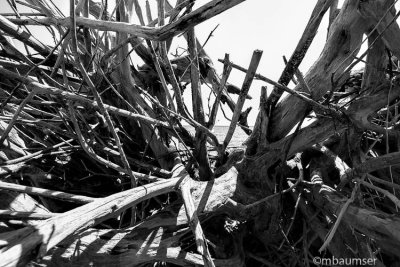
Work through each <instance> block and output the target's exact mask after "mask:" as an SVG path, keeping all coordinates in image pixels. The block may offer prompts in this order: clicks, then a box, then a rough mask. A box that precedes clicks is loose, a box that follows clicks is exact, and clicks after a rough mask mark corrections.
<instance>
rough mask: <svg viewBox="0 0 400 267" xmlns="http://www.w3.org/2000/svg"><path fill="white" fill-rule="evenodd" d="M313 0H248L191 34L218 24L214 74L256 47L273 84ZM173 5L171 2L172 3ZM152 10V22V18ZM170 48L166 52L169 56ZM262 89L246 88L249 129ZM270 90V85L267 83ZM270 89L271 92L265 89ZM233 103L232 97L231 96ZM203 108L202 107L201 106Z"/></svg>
mask: <svg viewBox="0 0 400 267" xmlns="http://www.w3.org/2000/svg"><path fill="white" fill-rule="evenodd" d="M53 1H54V2H55V3H56V5H57V6H58V8H59V9H61V10H62V11H63V12H64V14H65V15H67V16H68V12H69V11H68V9H69V8H68V6H69V1H68V0H53ZM149 1H150V3H151V4H152V5H154V6H155V5H156V0H149ZM109 2H110V3H111V2H114V1H113V0H109ZM207 2H209V0H197V2H196V5H195V8H196V7H198V6H201V5H203V4H204V3H207ZM139 3H140V4H142V8H143V12H145V8H144V7H145V0H139ZM315 3H316V1H310V0H307V1H299V0H280V1H268V0H247V1H245V2H244V3H241V4H239V5H237V6H236V7H233V8H232V9H230V10H228V11H226V12H224V13H222V14H220V15H218V16H216V17H214V18H212V19H210V20H208V21H206V22H204V23H202V24H200V25H199V26H197V27H196V33H197V36H198V38H199V39H200V42H201V43H203V42H204V41H205V40H206V39H207V37H208V35H209V33H210V32H211V31H212V30H213V29H214V28H215V26H216V25H218V24H219V27H218V28H217V30H216V31H215V32H214V34H213V37H212V38H211V39H210V40H209V41H208V43H207V45H206V47H205V49H206V51H207V53H208V54H209V55H210V57H211V59H212V60H213V61H214V65H215V66H216V68H217V70H218V73H219V74H221V73H222V67H223V64H222V63H219V62H218V61H217V60H218V58H223V57H224V54H225V53H229V54H230V58H231V60H232V61H233V62H234V63H236V64H239V65H241V66H243V67H246V68H247V67H248V64H249V62H250V59H251V56H252V53H253V51H254V50H255V49H259V50H263V52H264V53H263V57H262V59H261V62H260V65H259V68H258V71H257V72H258V73H260V74H262V75H264V76H266V77H268V78H270V79H273V80H275V81H277V80H278V78H279V76H280V74H281V72H282V70H283V68H284V63H283V59H282V56H283V55H285V56H286V57H287V58H289V57H290V56H291V54H292V52H293V50H294V48H295V47H296V45H297V42H298V40H299V39H300V37H301V35H302V33H303V30H304V28H305V26H306V24H307V22H308V19H309V17H310V15H311V12H312V10H313V8H314V5H315ZM171 4H172V5H174V4H175V1H174V0H173V1H171ZM0 11H1V12H9V11H10V10H9V7H8V4H7V1H6V0H0ZM156 14H157V13H156V12H153V18H155V16H156ZM327 25H328V23H327V16H325V17H324V19H323V22H322V23H321V26H320V28H319V30H318V34H317V36H316V37H315V39H314V41H313V43H312V45H311V47H310V49H309V51H308V53H307V55H306V58H305V59H304V60H303V63H302V64H301V66H300V70H301V71H302V72H303V73H304V74H305V73H306V72H307V70H308V69H309V67H310V66H311V65H312V64H313V62H314V61H315V60H316V59H317V58H318V56H319V54H320V52H321V51H322V48H323V45H324V43H325V39H326V29H327ZM34 32H35V33H36V34H37V35H38V37H39V38H40V39H43V38H42V36H41V33H42V32H43V30H41V31H40V30H37V31H34ZM177 44H179V45H184V44H182V42H180V41H176V42H175V45H177ZM174 51H175V50H174V49H171V52H174ZM244 76H245V74H243V73H241V72H239V71H236V70H233V71H232V73H231V75H230V78H229V82H230V83H232V84H235V85H236V86H238V87H241V85H242V82H243V79H244ZM262 85H265V84H264V83H262V82H259V81H255V82H253V84H252V87H251V88H250V92H249V93H250V95H252V96H253V99H252V100H246V102H245V106H244V108H247V107H248V106H252V107H253V110H252V111H251V113H250V115H249V125H253V124H254V122H255V119H256V116H257V113H258V105H259V97H260V88H261V86H262ZM268 88H269V89H271V88H272V86H270V85H268ZM269 91H270V90H269ZM189 93H190V90H187V91H186V92H185V94H184V98H185V101H186V103H187V105H188V107H189V108H190V107H191V103H190V102H191V97H190V95H189ZM208 93H209V89H208V88H207V87H206V86H203V95H204V96H206V95H208ZM234 99H236V98H234ZM204 107H205V109H206V110H207V103H206V102H205V103H204ZM224 110H225V111H226V114H227V115H228V116H229V117H230V115H231V113H230V112H229V109H228V108H227V107H226V108H225V109H224ZM228 124H229V122H228V121H226V120H225V119H224V117H223V115H222V113H221V112H220V113H219V115H218V118H217V125H228Z"/></svg>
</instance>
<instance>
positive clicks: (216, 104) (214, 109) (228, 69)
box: [208, 54, 232, 130]
mask: <svg viewBox="0 0 400 267" xmlns="http://www.w3.org/2000/svg"><path fill="white" fill-rule="evenodd" d="M229 62H230V60H229V54H225V58H224V70H223V72H222V78H221V82H220V84H219V86H218V88H216V91H217V95H216V97H215V101H214V104H213V107H212V109H211V112H210V118H209V120H208V129H210V130H211V129H212V128H213V127H214V125H215V120H216V118H217V114H218V107H219V103H220V101H221V95H222V92H223V90H224V87H225V85H226V82H227V81H228V78H229V75H230V74H231V71H232V65H231V64H229ZM212 86H217V84H216V83H215V82H213V84H212Z"/></svg>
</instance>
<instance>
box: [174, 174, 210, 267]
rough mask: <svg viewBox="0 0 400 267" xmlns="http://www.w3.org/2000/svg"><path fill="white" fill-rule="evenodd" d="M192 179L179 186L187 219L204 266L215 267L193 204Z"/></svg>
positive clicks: (184, 180)
mask: <svg viewBox="0 0 400 267" xmlns="http://www.w3.org/2000/svg"><path fill="white" fill-rule="evenodd" d="M190 181H191V179H190V178H189V177H188V176H187V177H185V178H184V179H183V181H182V183H181V184H180V186H179V189H180V191H181V194H182V198H183V203H184V205H185V211H186V217H187V219H188V223H189V226H190V228H191V229H192V232H193V234H194V237H195V240H196V246H197V251H198V252H199V253H200V254H201V255H202V256H203V260H204V265H205V266H206V267H214V266H215V265H214V262H213V261H212V259H211V255H210V251H209V250H208V247H207V242H206V238H205V236H204V233H203V229H202V228H201V225H200V221H199V217H198V216H197V212H196V208H195V205H194V202H193V198H192V194H191V192H190V190H191V185H190Z"/></svg>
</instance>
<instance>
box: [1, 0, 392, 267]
mask: <svg viewBox="0 0 400 267" xmlns="http://www.w3.org/2000/svg"><path fill="white" fill-rule="evenodd" d="M243 1H244V0H212V1H209V2H208V3H206V4H205V5H203V6H201V7H198V8H194V1H191V0H177V1H176V3H173V4H174V6H172V5H171V4H170V3H169V2H168V1H166V0H158V3H157V4H158V5H157V7H158V8H157V10H158V14H151V11H152V10H151V8H150V6H149V3H148V1H146V2H145V1H137V0H120V1H116V2H117V4H116V6H115V8H111V7H109V6H108V1H107V0H106V1H101V2H94V1H92V0H79V1H78V0H76V1H71V4H70V10H71V11H70V14H69V16H68V17H64V15H63V14H62V13H61V12H60V11H59V10H58V9H57V7H56V6H55V5H54V4H53V3H52V2H51V1H50V0H24V1H18V0H17V1H11V0H10V1H7V3H8V4H9V5H10V7H11V9H12V10H14V13H13V14H5V13H3V14H1V15H0V89H1V90H0V98H1V103H0V110H1V114H0V144H1V146H2V147H1V149H0V179H1V181H0V266H25V265H27V264H31V265H34V266H36V265H41V266H53V265H54V266H88V265H92V266H174V265H179V266H193V265H206V266H314V265H315V264H318V262H315V257H324V258H329V259H332V257H335V258H336V259H364V260H366V259H367V260H371V261H373V262H374V264H375V265H377V266H398V265H399V264H400V214H399V211H398V210H399V208H400V201H399V194H400V168H399V167H398V165H399V164H400V143H399V133H400V132H399V117H400V115H399V108H398V103H399V99H400V79H399V78H400V76H399V74H400V66H399V62H398V58H400V28H399V26H398V24H397V22H396V19H397V17H398V16H399V14H400V13H399V12H396V10H395V8H394V1H392V0H376V1H372V0H367V1H361V0H346V1H344V3H343V5H342V6H341V7H340V8H339V7H338V1H337V0H319V1H317V3H316V5H315V8H314V10H313V12H312V14H311V17H310V20H309V22H308V24H307V26H306V29H305V30H304V33H303V35H302V37H301V39H300V40H299V43H298V44H297V47H296V49H295V51H294V52H293V54H292V56H291V57H290V58H289V59H288V61H287V64H286V67H285V69H284V70H283V72H282V76H281V78H280V79H279V80H278V81H276V82H275V81H273V80H271V79H269V78H267V77H265V76H264V75H267V74H259V73H257V66H258V64H259V62H260V60H261V56H262V52H261V51H258V50H257V51H254V53H253V56H252V59H251V62H250V64H249V66H248V67H247V68H245V67H243V66H238V65H236V64H234V63H233V62H231V61H230V59H229V55H225V57H224V59H220V60H219V61H221V62H222V63H223V66H224V68H223V73H217V72H216V70H215V68H214V63H215V64H220V63H217V61H216V59H210V58H209V57H208V55H207V53H206V51H205V50H204V49H203V47H202V45H201V43H200V42H199V41H198V40H197V38H196V35H195V30H194V27H195V26H196V25H198V24H199V23H201V22H203V21H205V20H207V19H209V18H211V17H213V16H216V15H218V14H220V13H221V12H224V11H225V10H227V9H229V8H233V7H234V6H236V5H238V4H240V3H241V2H243ZM249 1H250V0H249ZM27 7H28V8H29V10H32V12H30V13H24V12H21V11H20V10H21V9H22V10H26V8H27ZM24 8H25V9H24ZM236 8H237V7H236ZM153 11H154V10H153ZM325 14H326V15H327V16H329V30H328V37H327V41H326V44H325V47H324V49H323V51H322V53H321V55H320V57H319V58H318V60H317V61H316V62H315V64H314V65H313V66H312V67H311V68H310V70H308V72H307V73H306V74H305V75H303V74H302V73H301V72H300V71H298V66H299V65H300V63H301V61H302V59H303V58H304V56H305V54H306V52H307V50H308V48H309V46H310V44H311V42H312V40H313V38H314V36H315V34H316V32H317V29H318V27H319V26H320V23H321V20H322V18H323V16H324V15H325ZM145 15H147V18H144V16H145ZM153 16H155V17H157V18H156V19H153ZM133 18H135V19H137V20H138V21H139V22H140V25H137V24H132V23H131V21H132V19H133ZM32 25H35V26H36V27H38V26H39V27H42V28H43V31H44V30H49V31H50V32H51V33H52V36H53V38H54V44H52V45H49V44H43V43H42V42H41V40H38V39H37V38H35V36H33V35H32V34H31V33H30V30H29V29H30V27H31V26H32ZM178 35H182V36H184V37H185V38H186V40H187V51H186V53H185V54H184V55H181V56H180V57H172V56H171V55H170V52H169V49H170V47H171V43H172V39H173V38H175V37H177V36H178ZM363 35H364V37H363ZM365 36H366V37H365ZM16 40H18V42H21V44H22V45H20V46H18V45H16V44H17V43H18V42H17V41H16ZM363 42H368V49H367V51H366V52H365V53H363V54H362V55H361V56H358V57H357V55H358V52H359V50H360V47H361V45H362V43H363ZM131 55H132V56H133V57H131ZM133 58H140V62H141V63H140V64H137V62H133ZM213 61H214V63H213ZM359 62H364V63H365V68H364V69H363V70H362V71H358V72H355V71H353V67H354V66H355V65H356V63H359ZM138 65H140V66H138ZM233 68H236V69H239V70H241V71H243V72H245V73H246V77H245V80H244V81H243V85H242V86H241V87H240V88H238V87H236V86H235V85H232V84H230V83H229V81H228V80H229V75H230V72H231V70H232V69H233ZM254 79H258V80H261V81H264V82H266V84H270V85H272V86H273V87H271V88H273V89H272V92H271V93H270V94H268V95H267V88H266V86H264V87H262V89H261V96H260V107H259V113H258V117H257V121H256V124H255V126H254V128H253V130H251V129H250V128H249V127H248V124H247V115H248V114H249V112H250V110H249V109H248V110H242V109H243V105H244V103H245V101H246V99H247V98H250V96H249V95H248V92H249V89H250V87H251V84H252V81H253V80H254ZM290 81H293V82H294V83H295V87H294V88H293V89H291V88H288V87H287V86H288V84H289V82H290ZM184 90H190V91H191V96H192V103H193V105H192V106H191V107H190V106H186V104H185V102H184V99H183V98H182V94H183V91H184ZM202 90H211V92H212V97H210V99H208V101H209V103H210V107H211V108H210V110H209V113H208V114H209V115H206V114H207V113H206V111H205V109H206V108H205V107H206V105H205V102H206V101H207V99H202V96H203V94H202V92H201V91H202ZM232 94H238V96H237V97H236V98H232ZM234 99H237V100H234ZM225 109H230V110H231V111H232V114H233V115H232V117H231V118H229V119H230V121H231V124H230V127H229V130H228V132H227V135H226V137H225V139H224V140H223V142H221V141H220V140H218V139H217V138H216V136H215V135H214V134H213V132H212V129H213V127H214V126H215V121H216V118H217V114H218V113H219V112H224V110H225ZM305 121H306V122H307V123H305ZM184 124H189V125H191V126H192V127H194V129H195V134H194V135H193V134H192V133H190V132H189V131H188V130H187V128H185V127H184V126H183V125H184ZM237 127H241V128H242V129H243V130H244V131H245V132H246V133H248V134H249V138H248V139H247V140H246V142H245V146H244V148H243V149H235V150H232V149H229V148H228V146H229V144H230V141H231V139H232V136H233V133H234V131H235V129H236V128H237ZM211 150H212V151H213V154H212V155H213V156H212V157H211V154H210V153H211V152H210V151H211ZM313 259H314V262H313ZM371 261H370V262H371ZM353 263H354V264H355V263H356V262H353Z"/></svg>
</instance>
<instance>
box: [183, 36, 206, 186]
mask: <svg viewBox="0 0 400 267" xmlns="http://www.w3.org/2000/svg"><path fill="white" fill-rule="evenodd" d="M187 37H188V39H187V40H188V50H189V57H190V62H191V65H190V78H191V87H192V104H193V117H194V119H195V121H197V122H199V123H200V124H201V125H203V126H204V125H205V117H204V110H203V102H202V98H201V83H200V69H199V58H198V54H197V43H196V36H195V33H194V28H190V29H189V30H188V33H187ZM195 156H196V159H197V162H198V163H199V174H200V178H201V179H206V180H208V179H209V178H210V177H211V176H212V171H211V167H210V162H209V160H208V154H207V136H206V135H205V134H204V132H203V131H201V130H199V129H196V144H195Z"/></svg>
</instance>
